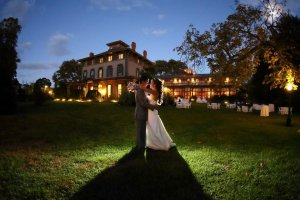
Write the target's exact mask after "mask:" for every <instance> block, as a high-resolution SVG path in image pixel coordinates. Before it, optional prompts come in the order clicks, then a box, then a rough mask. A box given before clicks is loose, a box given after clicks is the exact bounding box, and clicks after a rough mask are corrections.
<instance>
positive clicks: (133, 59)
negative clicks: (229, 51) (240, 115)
mask: <svg viewBox="0 0 300 200" xmlns="http://www.w3.org/2000/svg"><path fill="white" fill-rule="evenodd" d="M106 45H107V46H108V50H107V51H105V52H102V53H100V54H96V55H95V54H94V53H90V54H89V56H88V57H85V58H81V59H79V60H78V61H79V62H81V64H82V65H83V69H82V83H81V84H80V85H79V86H78V87H80V89H81V90H82V91H83V94H82V96H83V97H86V96H87V94H88V92H93V93H96V94H97V96H98V98H100V99H99V100H109V99H118V98H119V97H120V95H121V94H122V92H123V91H124V90H127V85H128V83H129V82H130V81H133V80H136V79H137V78H138V77H139V74H140V72H141V71H142V70H143V69H144V68H145V67H149V66H152V65H153V62H152V61H150V60H149V59H148V58H147V51H146V50H144V51H143V54H139V53H138V52H137V51H136V43H135V42H132V43H131V47H129V45H128V44H126V43H125V42H123V41H121V40H118V41H114V42H111V43H108V44H106ZM186 72H187V74H185V75H162V76H159V78H160V79H162V80H163V81H164V86H165V91H168V92H169V93H170V94H171V95H172V96H175V97H177V96H180V97H182V98H191V97H197V98H202V99H203V98H205V99H210V98H212V97H213V96H214V95H226V96H230V95H234V94H236V89H235V87H234V86H233V85H232V84H231V80H230V78H229V77H225V78H224V80H222V83H221V84H220V82H219V83H217V82H216V81H214V79H213V77H212V76H211V75H210V74H193V72H192V70H190V69H188V70H187V71H186Z"/></svg>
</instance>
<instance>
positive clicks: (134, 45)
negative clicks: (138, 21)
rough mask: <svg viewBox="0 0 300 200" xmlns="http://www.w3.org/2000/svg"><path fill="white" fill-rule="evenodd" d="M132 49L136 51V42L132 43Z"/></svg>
mask: <svg viewBox="0 0 300 200" xmlns="http://www.w3.org/2000/svg"><path fill="white" fill-rule="evenodd" d="M131 49H132V50H133V51H135V49H136V43H135V42H132V43H131Z"/></svg>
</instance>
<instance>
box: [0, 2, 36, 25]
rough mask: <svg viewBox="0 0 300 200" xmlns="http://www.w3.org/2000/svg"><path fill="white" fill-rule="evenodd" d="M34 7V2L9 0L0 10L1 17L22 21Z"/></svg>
mask: <svg viewBox="0 0 300 200" xmlns="http://www.w3.org/2000/svg"><path fill="white" fill-rule="evenodd" d="M4 2H5V1H4ZM33 5H34V0H8V1H6V2H5V3H4V6H3V8H2V9H1V10H0V13H1V17H3V18H7V17H16V18H18V19H20V20H21V21H22V20H23V19H24V16H25V15H26V14H27V12H28V11H29V9H30V8H31V7H32V6H33Z"/></svg>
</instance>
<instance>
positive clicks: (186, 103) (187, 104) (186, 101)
mask: <svg viewBox="0 0 300 200" xmlns="http://www.w3.org/2000/svg"><path fill="white" fill-rule="evenodd" d="M182 104H183V107H184V108H191V107H192V102H190V100H189V99H182Z"/></svg>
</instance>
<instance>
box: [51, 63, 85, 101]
mask: <svg viewBox="0 0 300 200" xmlns="http://www.w3.org/2000/svg"><path fill="white" fill-rule="evenodd" d="M52 79H53V81H54V83H55V94H56V96H60V97H65V98H66V97H69V96H70V95H71V94H70V91H71V89H70V85H71V84H73V83H78V82H80V81H81V79H82V65H81V64H80V63H79V62H77V61H76V60H74V59H72V60H69V61H64V62H63V63H62V65H61V66H60V67H59V70H57V71H56V72H55V73H54V74H53V76H52ZM71 96H72V95H71Z"/></svg>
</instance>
